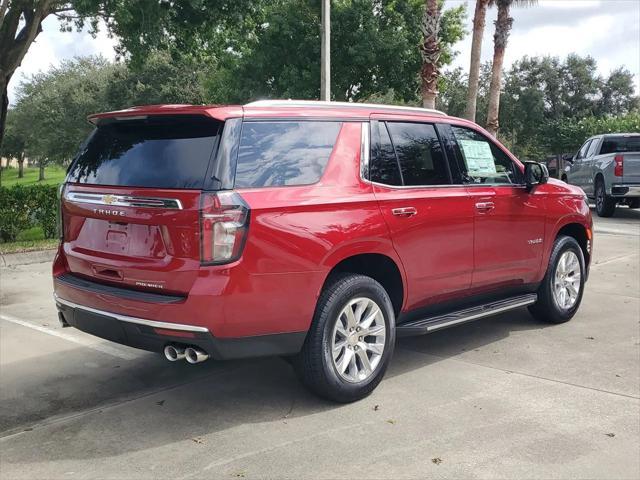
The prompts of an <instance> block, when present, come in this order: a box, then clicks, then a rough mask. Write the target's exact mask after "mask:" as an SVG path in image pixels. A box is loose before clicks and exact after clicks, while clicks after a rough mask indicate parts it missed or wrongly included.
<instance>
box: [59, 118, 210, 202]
mask: <svg viewBox="0 0 640 480" xmlns="http://www.w3.org/2000/svg"><path fill="white" fill-rule="evenodd" d="M220 125H221V123H220V122H218V121H215V120H212V119H209V118H206V117H196V116H182V117H175V116H174V117H149V118H148V119H146V120H135V121H118V122H114V123H111V124H106V125H104V126H99V127H98V128H97V129H96V130H94V132H93V133H92V134H91V136H90V137H89V139H88V140H87V141H86V142H85V144H84V145H83V146H82V147H81V149H80V152H79V153H78V156H77V157H76V159H75V161H74V162H73V164H72V165H71V168H70V170H69V176H68V177H67V178H68V180H69V181H70V182H77V183H89V184H96V185H115V186H125V187H155V188H189V189H191V188H193V189H201V188H203V185H204V182H205V177H206V174H207V168H208V166H209V159H210V158H211V154H212V152H213V148H214V146H215V143H216V137H217V135H218V131H219V129H220Z"/></svg>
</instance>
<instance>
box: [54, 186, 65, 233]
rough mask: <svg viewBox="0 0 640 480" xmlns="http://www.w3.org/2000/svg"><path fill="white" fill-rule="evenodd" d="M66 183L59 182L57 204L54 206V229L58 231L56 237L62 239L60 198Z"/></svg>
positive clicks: (62, 225)
mask: <svg viewBox="0 0 640 480" xmlns="http://www.w3.org/2000/svg"><path fill="white" fill-rule="evenodd" d="M66 186H67V184H66V183H61V184H60V186H59V187H58V206H57V208H56V230H57V231H58V238H59V239H60V240H61V241H64V220H63V219H62V199H63V198H64V190H65V188H66Z"/></svg>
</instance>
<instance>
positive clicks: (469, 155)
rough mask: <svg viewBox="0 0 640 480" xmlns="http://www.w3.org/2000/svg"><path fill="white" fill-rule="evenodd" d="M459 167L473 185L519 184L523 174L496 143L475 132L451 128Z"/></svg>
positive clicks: (461, 128)
mask: <svg viewBox="0 0 640 480" xmlns="http://www.w3.org/2000/svg"><path fill="white" fill-rule="evenodd" d="M451 130H452V131H453V135H454V137H455V139H456V143H457V146H458V148H457V149H456V150H457V155H458V157H459V164H460V167H461V169H462V171H463V175H464V176H465V177H466V179H467V181H468V183H471V184H519V183H521V182H522V173H521V172H520V169H519V168H518V167H517V165H516V164H515V163H514V162H513V161H512V160H511V159H510V158H509V157H508V156H507V154H505V153H504V152H503V151H502V150H501V149H500V148H498V146H497V145H496V144H494V143H493V142H492V141H490V140H489V139H488V138H486V137H484V136H483V135H481V134H480V133H478V132H476V131H475V130H471V129H469V128H464V127H456V126H451Z"/></svg>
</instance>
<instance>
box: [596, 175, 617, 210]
mask: <svg viewBox="0 0 640 480" xmlns="http://www.w3.org/2000/svg"><path fill="white" fill-rule="evenodd" d="M615 211H616V201H615V199H613V198H611V197H610V196H608V195H607V191H606V190H605V188H604V181H603V180H602V179H601V178H598V179H597V180H596V213H597V214H598V216H599V217H610V216H612V215H613V213H614V212H615Z"/></svg>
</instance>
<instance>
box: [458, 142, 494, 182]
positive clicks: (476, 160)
mask: <svg viewBox="0 0 640 480" xmlns="http://www.w3.org/2000/svg"><path fill="white" fill-rule="evenodd" d="M458 143H459V144H460V148H461V150H462V155H463V157H464V161H465V163H466V164H467V173H468V174H469V175H471V176H479V177H482V176H490V175H495V174H496V173H497V172H496V164H495V162H494V160H493V154H492V153H491V146H489V144H488V143H487V142H483V141H479V140H458Z"/></svg>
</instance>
